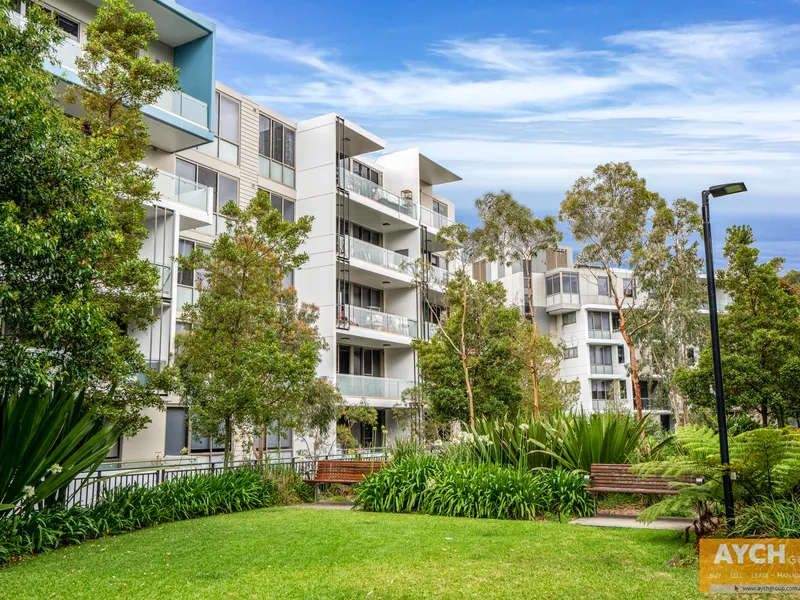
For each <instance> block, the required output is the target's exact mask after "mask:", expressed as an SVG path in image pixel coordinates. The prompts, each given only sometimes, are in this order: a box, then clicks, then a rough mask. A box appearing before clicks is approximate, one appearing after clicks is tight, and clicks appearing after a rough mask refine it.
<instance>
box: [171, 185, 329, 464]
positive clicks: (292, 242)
mask: <svg viewBox="0 0 800 600" xmlns="http://www.w3.org/2000/svg"><path fill="white" fill-rule="evenodd" d="M223 214H224V215H225V216H226V217H228V218H229V225H228V230H227V231H226V232H225V233H223V234H221V235H220V236H219V237H218V238H217V240H216V241H215V242H214V244H213V246H212V247H211V249H210V251H207V252H205V251H203V250H201V249H196V250H195V251H194V252H193V253H192V254H191V255H190V256H188V257H181V258H180V259H179V260H180V264H181V268H182V269H187V270H198V271H201V272H202V273H203V274H204V275H203V277H202V281H201V282H200V284H199V286H198V289H199V292H200V294H199V298H198V300H197V301H196V302H195V304H193V305H187V306H185V307H184V315H185V317H186V318H187V319H188V320H189V321H190V322H191V323H192V329H191V332H190V333H187V334H182V335H179V336H178V338H177V339H176V344H177V346H178V355H177V359H176V362H177V365H178V368H179V370H180V373H181V378H182V381H183V386H184V390H183V398H184V400H185V401H186V404H187V406H188V411H189V418H190V420H191V422H192V424H193V430H194V431H195V432H197V433H199V434H201V435H208V436H211V437H213V438H215V439H220V438H221V439H222V440H223V441H224V444H225V455H226V463H228V462H229V461H230V459H231V456H232V446H231V443H232V438H233V432H234V430H235V429H236V428H239V429H244V430H247V431H252V432H256V433H265V432H266V430H267V429H268V428H269V427H271V425H272V423H273V422H276V421H277V422H280V424H281V427H297V428H299V429H301V430H302V429H304V425H305V423H303V422H302V421H303V420H310V421H318V420H319V415H317V414H316V413H315V411H313V410H310V409H311V408H313V405H314V403H316V402H317V400H318V399H319V398H320V397H321V396H324V397H325V398H330V394H328V393H326V392H325V390H321V389H320V385H319V382H318V380H317V379H316V367H317V364H318V363H319V360H320V357H319V352H320V350H321V349H323V348H324V347H325V343H324V340H323V339H322V338H321V336H320V335H319V332H318V330H317V327H316V320H317V309H316V307H314V306H311V305H307V304H300V303H299V302H298V300H297V293H296V291H295V289H294V288H293V287H289V288H284V287H283V279H284V276H285V275H286V274H287V273H289V272H291V271H292V270H294V269H296V268H298V267H300V266H301V265H302V264H303V263H305V262H306V261H307V260H308V255H306V254H305V253H303V252H301V251H300V246H301V245H302V244H303V243H304V242H305V240H306V238H307V236H308V233H309V232H310V231H311V223H312V220H313V218H312V217H300V218H299V219H298V220H297V222H295V223H292V222H289V221H284V220H283V218H282V217H281V214H280V212H279V211H277V210H275V209H273V208H272V206H271V204H270V199H269V194H268V193H266V192H264V191H259V192H258V194H257V195H256V197H255V198H254V199H253V200H252V201H251V202H250V203H249V204H248V206H247V207H246V208H240V207H238V206H236V205H235V204H234V203H233V202H229V203H228V204H226V205H225V207H224V208H223ZM334 409H335V407H334V406H333V405H331V410H334ZM329 418H331V419H332V418H333V414H331V415H329ZM220 429H222V431H220Z"/></svg>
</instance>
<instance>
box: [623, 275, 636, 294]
mask: <svg viewBox="0 0 800 600" xmlns="http://www.w3.org/2000/svg"><path fill="white" fill-rule="evenodd" d="M622 288H623V290H624V291H625V297H626V298H635V297H636V281H635V280H634V279H623V280H622Z"/></svg>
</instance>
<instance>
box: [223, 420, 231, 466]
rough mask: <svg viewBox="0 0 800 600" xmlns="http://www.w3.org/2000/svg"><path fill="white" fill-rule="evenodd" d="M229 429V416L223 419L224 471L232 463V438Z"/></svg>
mask: <svg viewBox="0 0 800 600" xmlns="http://www.w3.org/2000/svg"><path fill="white" fill-rule="evenodd" d="M231 429H232V427H231V418H230V416H228V417H225V457H224V459H223V461H224V468H225V470H227V469H228V468H229V467H230V466H231V465H232V463H233V461H232V460H231V438H232V437H233V436H232V431H231Z"/></svg>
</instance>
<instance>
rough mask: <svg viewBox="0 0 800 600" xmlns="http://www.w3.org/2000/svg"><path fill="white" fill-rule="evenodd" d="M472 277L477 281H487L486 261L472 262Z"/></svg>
mask: <svg viewBox="0 0 800 600" xmlns="http://www.w3.org/2000/svg"><path fill="white" fill-rule="evenodd" d="M472 278H473V279H474V280H475V281H486V261H485V260H482V261H479V262H476V263H472Z"/></svg>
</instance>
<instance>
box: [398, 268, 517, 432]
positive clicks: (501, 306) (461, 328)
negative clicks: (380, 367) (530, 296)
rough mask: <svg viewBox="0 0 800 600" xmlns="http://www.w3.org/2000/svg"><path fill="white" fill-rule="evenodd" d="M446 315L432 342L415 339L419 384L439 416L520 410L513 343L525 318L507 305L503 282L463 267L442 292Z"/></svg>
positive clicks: (471, 416) (470, 417) (451, 417)
mask: <svg viewBox="0 0 800 600" xmlns="http://www.w3.org/2000/svg"><path fill="white" fill-rule="evenodd" d="M444 304H445V306H446V308H447V317H446V318H444V319H443V320H441V321H440V322H439V325H440V328H439V331H438V332H437V334H436V335H435V336H433V338H431V339H430V340H414V342H413V346H414V349H415V350H416V352H417V366H418V368H419V373H420V377H421V378H422V383H421V384H420V385H421V388H422V390H423V393H424V396H425V398H426V399H427V400H428V402H429V403H430V406H431V412H432V416H433V418H434V419H435V420H455V419H459V420H463V421H466V420H469V423H470V425H471V426H474V424H475V415H480V416H487V417H495V416H500V415H503V414H505V413H506V412H511V413H513V412H516V410H517V409H518V407H519V405H520V402H521V400H522V386H521V379H522V378H521V368H522V365H521V364H520V362H519V361H518V360H517V359H516V358H515V356H514V354H513V352H512V350H511V345H512V343H513V341H512V335H513V334H514V332H515V330H516V327H517V324H518V323H519V320H520V319H521V317H520V315H519V309H518V308H516V307H508V306H506V304H505V289H504V288H503V286H502V284H499V283H491V282H487V281H474V280H473V279H471V278H470V277H469V276H468V275H467V273H466V271H465V270H464V269H463V268H462V269H460V270H458V271H456V272H455V273H453V274H452V275H451V277H450V280H449V281H448V283H447V286H446V287H445V290H444Z"/></svg>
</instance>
